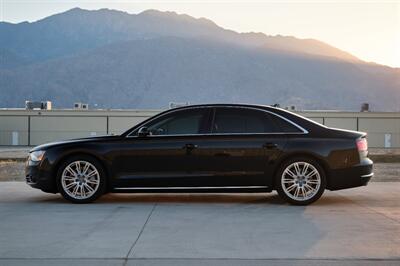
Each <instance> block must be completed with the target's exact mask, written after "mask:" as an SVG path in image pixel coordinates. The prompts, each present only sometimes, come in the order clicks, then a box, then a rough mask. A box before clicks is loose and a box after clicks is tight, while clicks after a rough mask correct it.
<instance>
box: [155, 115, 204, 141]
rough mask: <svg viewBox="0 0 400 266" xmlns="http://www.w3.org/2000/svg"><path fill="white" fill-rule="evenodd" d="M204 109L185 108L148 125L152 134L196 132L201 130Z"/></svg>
mask: <svg viewBox="0 0 400 266" xmlns="http://www.w3.org/2000/svg"><path fill="white" fill-rule="evenodd" d="M205 115H206V111H205V110H203V109H197V110H196V109H195V110H187V111H186V110H185V111H180V112H178V113H176V114H171V115H167V116H166V117H164V118H160V119H158V120H157V121H155V122H154V123H151V124H149V125H147V126H148V128H149V130H150V132H151V134H152V135H182V134H198V133H200V131H201V127H202V125H203V121H204V118H205Z"/></svg>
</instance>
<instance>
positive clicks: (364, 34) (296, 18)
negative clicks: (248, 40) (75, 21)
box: [0, 0, 400, 67]
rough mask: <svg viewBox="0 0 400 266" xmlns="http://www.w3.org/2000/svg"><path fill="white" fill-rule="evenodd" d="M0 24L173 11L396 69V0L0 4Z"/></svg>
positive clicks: (22, 0)
mask: <svg viewBox="0 0 400 266" xmlns="http://www.w3.org/2000/svg"><path fill="white" fill-rule="evenodd" d="M0 2H1V6H0V8H1V12H0V16H1V17H0V20H1V21H7V22H13V23H18V22H22V21H36V20H38V19H41V18H44V17H46V16H49V15H52V14H55V13H60V12H63V11H66V10H68V9H70V8H73V7H81V8H85V9H100V8H110V9H118V10H122V11H126V12H129V13H139V12H141V11H143V10H146V9H158V10H161V11H175V12H177V13H182V14H188V15H191V16H194V17H205V18H208V19H211V20H212V21H214V22H215V23H217V24H218V25H220V26H221V27H224V28H227V29H232V30H235V31H239V32H249V31H254V32H263V33H265V34H268V35H277V34H280V35H290V36H295V37H298V38H313V39H318V40H320V41H323V42H326V43H328V44H330V45H332V46H335V47H337V48H339V49H342V50H345V51H347V52H349V53H351V54H353V55H355V56H357V57H359V58H360V59H362V60H365V61H368V62H370V61H371V62H376V63H379V64H384V65H388V66H392V67H400V1H352V2H351V3H348V1H307V2H305V1H168V0H164V1H160V0H159V1H88V0H86V1H84V0H83V1H50V0H41V1H37V0H0Z"/></svg>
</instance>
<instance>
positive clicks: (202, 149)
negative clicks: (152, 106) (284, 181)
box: [26, 105, 372, 192]
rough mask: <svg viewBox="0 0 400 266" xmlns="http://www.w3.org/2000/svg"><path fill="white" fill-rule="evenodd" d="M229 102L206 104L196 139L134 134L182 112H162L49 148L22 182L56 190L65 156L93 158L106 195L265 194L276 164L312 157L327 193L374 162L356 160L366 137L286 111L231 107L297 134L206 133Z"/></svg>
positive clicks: (365, 173)
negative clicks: (261, 114) (119, 129)
mask: <svg viewBox="0 0 400 266" xmlns="http://www.w3.org/2000/svg"><path fill="white" fill-rule="evenodd" d="M221 106H223V107H224V108H226V107H229V106H231V105H205V106H196V107H193V108H206V109H207V110H208V112H207V117H205V118H204V121H205V123H203V124H202V134H193V135H190V134H189V135H170V136H168V135H167V136H147V137H138V136H137V135H136V134H135V132H137V130H138V129H139V128H140V127H141V126H143V125H146V123H148V122H149V121H152V120H155V119H159V118H160V117H162V116H164V115H170V114H171V113H173V112H178V111H180V112H182V111H185V110H186V109H185V108H179V109H178V110H177V111H176V110H170V111H166V112H164V113H162V114H160V115H158V116H156V117H153V118H151V119H149V120H147V121H145V122H143V123H141V124H139V125H137V126H135V127H134V128H132V129H130V130H129V131H127V132H126V133H124V134H122V135H121V136H108V137H97V138H88V139H80V140H73V141H67V142H59V143H52V144H47V145H42V146H38V147H36V148H35V149H34V150H45V151H46V153H45V157H44V159H43V161H42V162H40V163H39V164H38V165H32V164H29V162H28V164H27V167H26V175H27V181H28V183H29V184H30V185H31V186H33V187H36V188H40V189H42V190H44V191H47V192H57V189H56V184H55V176H56V173H57V170H58V166H59V165H60V163H61V162H62V161H63V160H65V158H67V157H68V156H72V155H76V154H86V155H91V156H93V157H95V158H96V159H98V161H99V162H100V163H101V165H102V166H103V167H104V169H105V172H106V173H107V176H108V184H107V185H108V188H109V190H117V191H123V190H126V191H131V190H132V189H138V190H140V189H144V190H146V191H174V192H177V191H200V192H204V191H211V192H217V191H249V190H251V191H255V192H257V191H270V190H272V189H274V185H275V184H274V177H275V174H276V172H277V170H278V168H279V166H280V165H281V164H282V162H284V161H285V160H287V159H289V158H292V157H294V156H308V157H312V158H313V159H315V160H317V161H318V162H319V163H320V164H321V166H322V167H323V169H324V170H325V172H326V175H327V179H328V180H327V181H328V183H327V188H328V189H332V190H334V189H342V188H348V187H355V186H360V185H365V184H366V183H367V182H368V181H369V179H370V178H371V174H372V161H370V160H369V159H368V158H360V156H359V153H358V151H357V147H356V143H355V140H356V139H357V138H360V137H362V136H364V135H365V134H363V133H360V132H354V131H342V130H337V129H330V128H327V127H324V126H321V125H318V124H316V123H315V122H312V121H309V120H306V119H303V118H302V117H299V116H298V115H295V114H292V113H290V112H287V111H285V110H281V109H276V108H271V107H263V106H253V105H234V108H253V109H262V110H266V111H267V112H268V113H269V114H276V115H278V116H280V117H284V118H285V119H288V120H289V121H291V122H293V123H294V124H296V125H299V128H301V130H300V132H296V133H294V132H292V133H291V132H286V133H285V132H274V133H271V134H267V133H266V134H216V133H213V132H212V122H213V115H214V113H215V109H216V108H219V107H221Z"/></svg>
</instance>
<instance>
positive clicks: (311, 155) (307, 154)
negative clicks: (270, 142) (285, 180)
mask: <svg viewBox="0 0 400 266" xmlns="http://www.w3.org/2000/svg"><path fill="white" fill-rule="evenodd" d="M296 157H303V158H304V157H305V158H309V159H312V160H314V161H316V162H317V163H318V164H319V165H320V166H321V167H322V169H323V170H324V174H325V178H326V187H327V188H329V187H330V178H331V177H330V174H329V166H328V164H327V162H325V160H324V159H323V158H322V157H321V156H319V155H317V154H314V153H311V152H304V151H302V152H292V153H289V154H286V155H284V156H282V157H281V158H280V159H279V160H278V161H277V162H276V167H275V169H274V172H273V176H272V182H273V183H272V187H273V189H276V184H275V177H276V175H277V173H278V171H279V170H280V167H281V165H282V164H283V163H285V162H286V161H288V160H291V159H293V158H296Z"/></svg>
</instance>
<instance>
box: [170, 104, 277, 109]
mask: <svg viewBox="0 0 400 266" xmlns="http://www.w3.org/2000/svg"><path fill="white" fill-rule="evenodd" d="M201 107H204V108H207V107H208V108H212V107H244V108H246V107H247V108H249V107H250V108H259V109H269V110H278V109H279V108H276V107H272V106H268V105H262V104H246V103H208V104H193V105H185V106H180V107H176V108H172V109H170V110H180V109H182V110H183V109H190V108H201Z"/></svg>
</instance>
